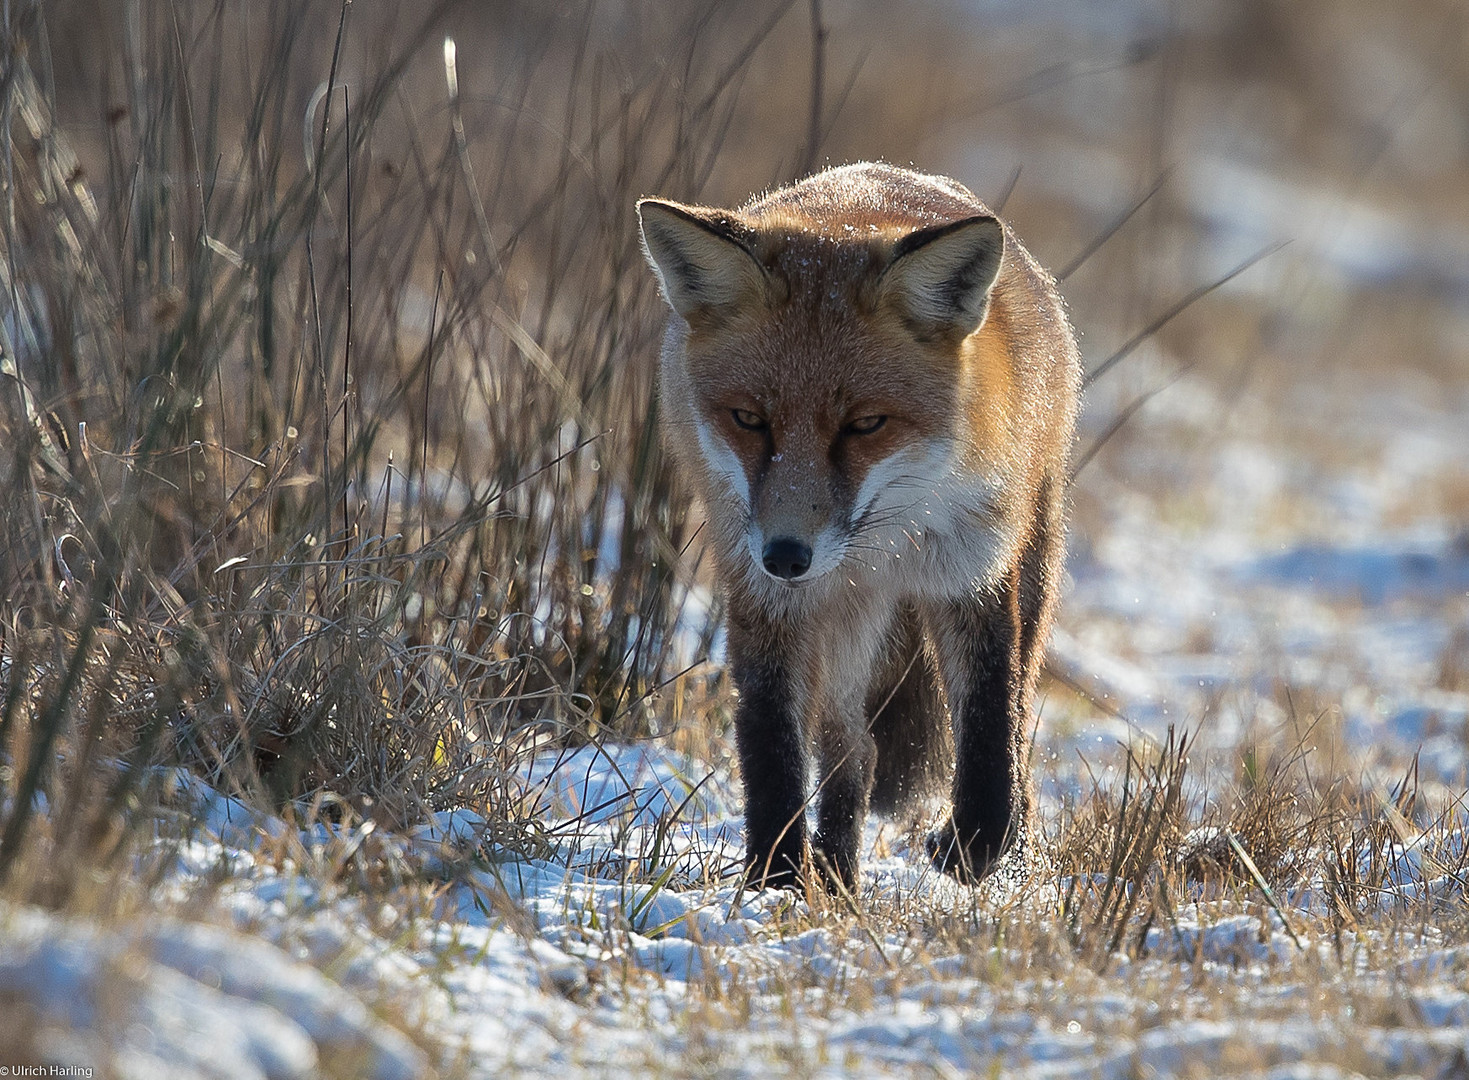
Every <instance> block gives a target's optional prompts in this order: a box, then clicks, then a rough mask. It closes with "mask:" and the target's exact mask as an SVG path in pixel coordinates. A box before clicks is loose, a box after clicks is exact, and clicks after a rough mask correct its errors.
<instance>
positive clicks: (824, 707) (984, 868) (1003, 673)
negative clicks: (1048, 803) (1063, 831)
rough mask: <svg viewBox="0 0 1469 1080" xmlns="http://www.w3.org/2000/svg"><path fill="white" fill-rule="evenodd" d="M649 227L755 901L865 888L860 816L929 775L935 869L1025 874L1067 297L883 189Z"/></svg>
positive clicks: (678, 459) (836, 173)
mask: <svg viewBox="0 0 1469 1080" xmlns="http://www.w3.org/2000/svg"><path fill="white" fill-rule="evenodd" d="M637 212H638V218H639V223H640V228H641V241H642V248H643V252H644V254H645V256H646V257H647V260H648V262H649V264H650V265H651V267H652V270H653V272H654V274H655V276H656V278H657V282H658V286H659V290H660V292H661V295H662V297H663V299H664V300H665V301H666V303H667V305H668V307H669V308H670V309H671V314H670V316H669V319H668V324H667V328H666V331H665V334H664V339H663V346H662V352H661V355H660V359H659V367H658V388H657V393H658V401H659V402H660V404H659V406H658V408H659V410H660V422H661V423H662V425H663V427H664V431H665V433H666V443H667V445H668V449H669V451H670V453H671V456H672V460H673V462H674V464H675V467H676V468H677V469H678V470H679V471H680V473H681V474H682V475H684V476H686V477H687V478H688V480H689V481H690V484H691V487H692V489H693V491H694V494H695V495H696V496H697V498H698V499H699V500H700V502H701V503H702V504H703V507H704V510H705V512H706V514H707V525H708V529H709V537H708V543H709V545H710V548H711V552H712V559H713V564H714V571H715V578H716V584H717V586H718V588H719V590H720V593H721V594H722V597H723V600H724V607H725V618H726V652H727V658H728V663H729V670H730V674H731V676H732V678H733V682H734V685H735V689H736V692H737V703H736V706H735V718H734V728H735V742H736V749H737V756H738V760H739V766H740V774H741V782H742V786H743V789H744V798H745V806H744V811H745V830H744V831H745V861H744V879H743V880H744V881H745V882H746V883H747V884H748V885H750V886H753V887H756V888H764V887H782V888H801V887H802V885H803V883H806V882H809V881H811V880H812V879H811V877H810V875H811V874H812V872H813V871H814V872H815V875H816V880H819V881H820V882H821V883H822V884H823V885H824V886H825V887H827V888H828V889H831V890H836V891H839V890H855V888H856V887H857V882H858V874H859V870H860V865H859V863H860V846H861V842H862V835H863V829H864V825H865V821H866V819H867V816H868V814H869V811H870V810H874V809H875V810H878V811H881V812H885V813H897V812H899V811H900V810H902V809H904V808H906V807H909V806H911V805H912V804H913V803H914V802H915V801H916V800H917V799H918V798H919V797H920V796H923V795H925V794H929V795H931V794H934V793H935V788H936V787H937V786H938V785H939V784H940V783H941V781H942V778H943V777H944V776H946V775H947V776H948V777H949V778H950V784H949V804H948V808H947V810H946V811H945V812H944V816H943V817H942V819H941V823H940V824H939V825H938V826H937V827H936V828H934V829H933V830H932V831H931V832H929V833H927V835H926V837H925V841H924V847H925V850H926V855H927V857H928V859H929V860H930V862H931V863H932V865H933V866H934V867H936V868H937V869H938V870H940V871H943V872H946V873H948V874H950V875H952V876H954V877H955V878H957V879H958V880H959V881H961V882H965V883H970V884H974V883H978V882H980V881H981V880H982V879H985V878H986V877H987V876H988V875H991V874H993V873H995V871H996V870H997V869H999V868H1001V867H1004V868H1005V871H1006V873H1007V874H1011V875H1016V876H1019V877H1024V876H1028V874H1029V870H1028V867H1029V866H1030V865H1031V860H1032V859H1033V855H1034V850H1035V822H1034V816H1035V810H1034V794H1033V790H1032V784H1031V780H1030V768H1029V756H1030V738H1031V736H1030V730H1029V729H1030V721H1029V717H1030V712H1031V704H1032V699H1033V697H1034V694H1035V690H1036V683H1037V679H1038V676H1039V673H1040V670H1041V667H1042V664H1043V654H1044V650H1045V646H1046V641H1047V637H1048V634H1049V628H1050V625H1051V621H1052V618H1053V615H1054V612H1055V608H1056V603H1057V593H1058V591H1059V588H1060V583H1061V576H1062V571H1063V566H1062V564H1063V557H1064V544H1065V506H1066V498H1065V495H1066V487H1067V482H1068V477H1069V472H1068V469H1069V460H1070V455H1071V448H1072V443H1073V437H1074V429H1075V424H1076V414H1077V410H1078V402H1079V397H1080V387H1081V361H1080V356H1079V352H1078V349H1077V344H1076V336H1075V334H1074V332H1073V331H1072V328H1071V324H1070V322H1069V321H1068V318H1067V314H1066V309H1065V307H1064V304H1063V301H1062V299H1061V296H1060V293H1059V292H1058V289H1057V285H1056V282H1055V280H1054V279H1053V278H1052V277H1051V276H1050V275H1049V274H1047V273H1046V272H1045V271H1044V270H1043V269H1041V267H1040V264H1039V263H1037V262H1036V260H1035V259H1034V258H1032V257H1031V255H1030V254H1029V252H1027V251H1026V249H1025V248H1024V247H1022V246H1021V244H1020V241H1019V240H1018V239H1016V237H1015V234H1014V233H1013V232H1012V231H1011V229H1010V227H1009V226H1008V225H1006V224H1004V223H1002V222H1001V221H1000V219H999V218H997V217H996V216H995V215H994V214H993V213H991V212H990V210H989V209H988V208H987V207H986V206H985V205H984V203H982V202H981V201H980V200H979V199H978V198H976V197H975V196H974V194H973V193H971V192H970V191H969V190H968V189H967V188H965V187H964V186H963V185H962V184H960V183H958V182H957V181H955V180H951V179H948V178H946V177H942V176H934V175H926V174H922V173H919V172H915V171H912V170H909V169H904V168H900V167H897V166H893V165H887V164H882V163H870V162H863V163H858V164H852V165H845V166H841V167H835V168H830V169H827V170H826V171H823V172H820V173H817V174H815V175H813V176H810V177H808V178H806V179H803V180H801V181H799V182H797V183H795V184H792V185H790V186H786V187H781V188H778V189H776V190H773V191H770V192H768V193H766V194H764V195H758V196H755V197H753V198H752V199H751V200H750V201H748V202H747V203H745V204H744V205H742V206H740V207H738V208H736V209H720V208H715V207H706V206H697V205H688V204H684V203H680V202H675V201H671V200H668V199H662V198H644V199H640V200H639V201H638V203H637ZM813 794H814V797H815V830H814V832H810V830H809V829H808V824H807V820H806V808H807V806H808V805H809V804H810V802H811V801H812V796H813ZM808 833H809V835H808Z"/></svg>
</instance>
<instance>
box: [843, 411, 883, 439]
mask: <svg viewBox="0 0 1469 1080" xmlns="http://www.w3.org/2000/svg"><path fill="white" fill-rule="evenodd" d="M887 422H888V418H887V417H886V416H859V417H857V419H855V420H853V421H852V422H851V423H849V424H848V425H847V431H848V432H849V433H850V434H852V435H871V434H872V433H873V432H874V431H877V430H878V429H879V428H881V427H882V426H883V425H884V424H886V423H887Z"/></svg>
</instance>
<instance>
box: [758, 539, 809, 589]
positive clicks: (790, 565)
mask: <svg viewBox="0 0 1469 1080" xmlns="http://www.w3.org/2000/svg"><path fill="white" fill-rule="evenodd" d="M763 561H764V563H765V569H766V570H767V571H768V572H769V573H772V574H774V575H775V576H776V577H778V578H785V579H786V580H787V581H789V580H790V579H791V578H798V577H800V576H801V575H802V574H804V573H805V572H806V571H807V570H810V569H811V549H810V548H809V547H807V546H806V545H805V544H803V543H801V541H799V540H792V539H791V538H790V537H789V536H777V537H776V538H775V539H774V540H772V541H770V543H768V544H766V545H765V553H764V557H763Z"/></svg>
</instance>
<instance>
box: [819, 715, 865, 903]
mask: <svg viewBox="0 0 1469 1080" xmlns="http://www.w3.org/2000/svg"><path fill="white" fill-rule="evenodd" d="M858 700H859V701H860V698H859V699H858ZM820 734H821V769H820V772H819V774H818V780H817V783H818V784H819V785H820V794H819V795H818V796H817V814H816V821H817V826H816V842H815V847H816V866H817V869H818V870H820V871H821V873H822V874H823V875H825V876H827V877H828V878H829V879H834V880H835V881H836V882H840V883H841V884H842V885H843V886H844V887H846V888H847V889H853V888H855V886H856V884H857V853H858V849H859V848H860V846H861V843H862V827H863V825H864V823H865V822H866V820H867V799H868V793H869V792H870V791H871V790H872V767H873V764H874V762H875V761H876V760H877V746H876V744H875V743H874V742H873V741H872V736H871V735H869V734H868V733H867V728H866V725H865V724H863V722H862V713H861V711H860V707H859V708H857V709H853V710H851V711H848V710H846V709H840V708H833V709H831V710H829V711H827V712H826V713H824V714H823V717H822V723H821V733H820Z"/></svg>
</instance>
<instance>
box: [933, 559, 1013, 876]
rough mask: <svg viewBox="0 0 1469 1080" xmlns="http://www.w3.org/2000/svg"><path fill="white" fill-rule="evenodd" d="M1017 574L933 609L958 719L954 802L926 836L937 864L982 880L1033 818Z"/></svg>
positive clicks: (939, 648) (950, 701) (940, 659)
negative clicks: (943, 819) (990, 589)
mask: <svg viewBox="0 0 1469 1080" xmlns="http://www.w3.org/2000/svg"><path fill="white" fill-rule="evenodd" d="M1019 594H1020V589H1019V573H1018V571H1017V572H1015V573H1012V575H1011V577H1010V579H1009V580H1008V581H1006V582H1004V583H1003V584H1002V585H1001V587H1000V588H999V589H997V590H996V591H994V592H992V593H985V594H976V595H974V596H972V597H967V598H965V599H963V600H958V601H952V602H950V603H948V604H947V605H945V606H944V607H943V608H942V609H941V610H939V611H937V612H935V614H934V618H933V631H934V636H935V639H936V643H937V645H938V653H939V662H940V664H941V666H942V668H943V673H944V684H945V687H946V689H947V691H948V696H949V703H950V709H951V712H952V715H953V722H954V758H955V761H954V792H953V795H954V806H953V811H952V813H951V816H950V819H949V821H947V822H946V823H945V824H944V825H943V826H942V827H940V828H939V829H938V830H937V831H935V832H934V833H932V834H931V835H930V836H929V838H928V850H929V855H930V856H931V857H932V858H933V861H934V865H936V866H937V867H938V868H939V869H941V870H945V871H947V872H949V873H951V874H954V875H955V876H956V877H958V878H959V879H960V880H963V881H978V880H979V879H980V878H982V877H983V876H984V875H985V874H986V873H987V872H988V871H989V870H990V869H992V868H993V866H994V863H995V861H996V860H997V859H998V858H999V857H1000V856H1001V855H1002V854H1004V853H1005V852H1006V850H1007V849H1009V848H1010V847H1011V845H1012V844H1013V843H1014V842H1015V841H1016V840H1017V839H1018V838H1020V837H1021V836H1022V835H1023V831H1024V829H1025V827H1026V825H1027V823H1028V819H1029V816H1030V784H1029V779H1028V777H1027V775H1026V770H1027V768H1028V757H1029V754H1028V752H1027V742H1028V737H1029V733H1028V730H1027V727H1026V709H1025V708H1024V697H1025V695H1024V694H1023V692H1022V691H1023V685H1024V683H1023V679H1024V673H1023V671H1022V657H1021V640H1022V635H1021V625H1020V623H1021V619H1020V604H1019V601H1020V595H1019Z"/></svg>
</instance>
